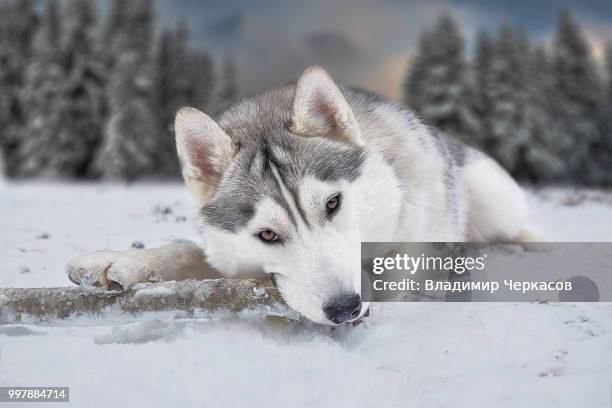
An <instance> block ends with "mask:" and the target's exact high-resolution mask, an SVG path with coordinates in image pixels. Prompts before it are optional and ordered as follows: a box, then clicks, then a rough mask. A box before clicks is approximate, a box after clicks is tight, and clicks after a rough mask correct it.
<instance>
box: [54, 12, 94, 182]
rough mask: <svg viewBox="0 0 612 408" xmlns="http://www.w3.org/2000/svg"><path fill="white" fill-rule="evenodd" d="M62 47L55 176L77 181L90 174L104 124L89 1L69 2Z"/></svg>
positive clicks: (92, 15)
mask: <svg viewBox="0 0 612 408" xmlns="http://www.w3.org/2000/svg"><path fill="white" fill-rule="evenodd" d="M66 22H67V24H66V25H67V27H66V36H65V37H64V41H63V43H62V51H63V53H62V57H63V58H62V64H63V69H64V71H65V73H66V80H65V81H64V83H63V86H62V100H63V103H62V111H61V121H62V123H63V126H62V128H61V130H60V133H59V135H58V136H57V137H58V141H59V142H58V143H59V148H58V149H59V151H60V152H61V153H60V154H58V155H57V157H56V158H55V161H54V163H55V173H56V174H57V175H58V176H60V177H71V178H75V177H76V178H80V177H86V176H87V175H88V174H89V167H90V165H91V162H92V158H93V155H94V152H95V150H96V149H97V147H98V145H99V143H100V141H101V129H102V127H103V122H104V100H105V94H104V83H105V75H106V72H105V70H104V64H103V62H102V61H101V56H100V53H99V49H98V48H97V41H96V40H97V38H96V15H95V10H94V5H93V4H92V2H91V1H90V0H71V1H70V2H69V3H68V9H67V16H66Z"/></svg>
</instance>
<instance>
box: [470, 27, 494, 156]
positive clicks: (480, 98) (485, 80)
mask: <svg viewBox="0 0 612 408" xmlns="http://www.w3.org/2000/svg"><path fill="white" fill-rule="evenodd" d="M493 56H494V44H493V38H492V37H491V34H490V33H489V32H488V31H486V30H481V31H479V32H478V34H477V37H476V50H475V54H474V62H473V73H474V84H475V90H474V96H475V98H476V104H475V105H476V110H477V113H478V120H479V122H480V124H479V127H478V128H479V131H480V134H479V137H478V140H477V142H478V143H476V145H477V146H478V147H480V148H482V149H485V150H486V149H487V148H488V147H489V146H487V145H486V142H487V141H488V140H489V138H490V137H491V133H492V131H491V127H490V124H491V122H490V121H489V115H490V114H491V107H492V104H491V100H492V96H491V95H490V93H491V89H492V88H493V84H492V83H491V80H492V76H491V65H492V63H493Z"/></svg>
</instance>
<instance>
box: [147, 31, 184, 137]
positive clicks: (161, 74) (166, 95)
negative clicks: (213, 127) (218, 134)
mask: <svg viewBox="0 0 612 408" xmlns="http://www.w3.org/2000/svg"><path fill="white" fill-rule="evenodd" d="M188 38H189V32H188V30H187V26H186V24H185V22H184V21H181V22H179V24H177V26H176V27H175V28H173V29H169V28H166V29H164V30H163V31H162V33H161V35H160V38H159V44H158V47H157V52H156V56H155V70H156V71H155V88H156V89H157V101H158V109H159V115H160V120H161V122H162V124H163V127H164V128H165V129H167V130H168V131H169V132H172V131H173V124H174V115H175V114H176V111H177V110H178V109H179V108H180V107H181V106H184V105H186V104H187V101H188V100H189V99H190V95H191V89H190V84H189V79H188V76H187V74H186V72H187V70H188V67H187V58H188V47H187V41H188Z"/></svg>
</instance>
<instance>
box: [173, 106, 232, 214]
mask: <svg viewBox="0 0 612 408" xmlns="http://www.w3.org/2000/svg"><path fill="white" fill-rule="evenodd" d="M174 129H175V134H176V150H177V152H178V156H179V160H180V162H181V168H182V173H183V178H184V179H185V184H186V185H187V189H188V190H189V192H190V193H191V194H192V195H193V196H194V198H195V199H196V201H197V203H198V204H199V205H200V206H203V205H204V204H206V202H208V200H210V199H211V198H212V196H213V194H214V193H215V191H216V189H217V187H218V185H219V182H220V181H221V177H222V176H223V173H224V172H225V170H226V169H227V168H228V167H229V165H230V162H231V160H232V158H233V157H234V145H233V143H232V139H231V138H230V137H229V136H228V135H227V134H226V133H225V132H224V131H223V129H221V128H220V127H219V125H218V124H217V122H215V121H214V120H212V119H211V118H210V117H208V116H207V115H206V114H204V113H203V112H200V111H199V110H197V109H194V108H181V109H180V110H179V111H178V113H177V114H176V118H175V121H174Z"/></svg>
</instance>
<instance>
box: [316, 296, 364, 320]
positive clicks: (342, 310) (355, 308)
mask: <svg viewBox="0 0 612 408" xmlns="http://www.w3.org/2000/svg"><path fill="white" fill-rule="evenodd" d="M323 312H324V313H325V316H326V317H327V319H329V320H330V321H331V322H333V323H335V324H342V323H346V322H348V321H350V320H354V319H356V318H357V317H359V313H361V297H360V296H359V295H356V294H350V295H342V296H340V297H337V298H335V299H333V300H332V301H331V302H329V303H328V304H327V305H326V306H325V307H323Z"/></svg>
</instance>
